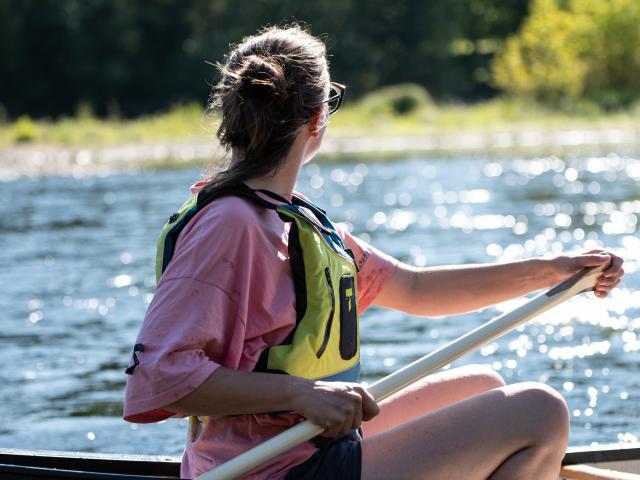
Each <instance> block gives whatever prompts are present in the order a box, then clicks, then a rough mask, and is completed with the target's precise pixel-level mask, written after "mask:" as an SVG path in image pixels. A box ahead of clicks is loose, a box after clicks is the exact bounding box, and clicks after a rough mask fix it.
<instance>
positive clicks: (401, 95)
mask: <svg viewBox="0 0 640 480" xmlns="http://www.w3.org/2000/svg"><path fill="white" fill-rule="evenodd" d="M361 106H362V108H363V109H365V110H366V111H368V112H369V113H371V114H373V115H397V116H403V115H410V114H414V113H416V112H418V111H420V110H423V109H426V108H429V107H432V106H433V101H432V99H431V96H430V95H429V93H428V92H427V91H426V90H425V89H424V88H423V87H421V86H420V85H416V84H412V83H406V84H399V85H392V86H389V87H383V88H381V89H378V90H375V91H373V92H371V93H369V94H367V95H365V96H364V97H363V98H362V101H361Z"/></svg>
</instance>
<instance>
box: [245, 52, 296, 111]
mask: <svg viewBox="0 0 640 480" xmlns="http://www.w3.org/2000/svg"><path fill="white" fill-rule="evenodd" d="M237 75H238V77H239V80H240V82H239V83H240V84H239V88H238V90H239V93H240V94H245V95H248V96H256V97H260V98H262V99H263V100H277V99H279V100H284V98H285V97H286V96H287V82H286V80H285V78H284V70H283V69H282V67H281V66H280V65H278V64H277V63H275V62H270V61H268V60H265V59H264V58H261V57H259V56H257V55H249V56H247V57H246V58H245V59H244V61H243V62H242V67H241V68H240V70H239V71H238V72H237Z"/></svg>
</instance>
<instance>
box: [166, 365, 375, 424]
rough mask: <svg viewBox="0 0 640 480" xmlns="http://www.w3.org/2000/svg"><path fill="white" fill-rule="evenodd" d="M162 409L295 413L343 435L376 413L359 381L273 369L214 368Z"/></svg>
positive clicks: (204, 412)
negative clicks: (324, 379) (314, 377)
mask: <svg viewBox="0 0 640 480" xmlns="http://www.w3.org/2000/svg"><path fill="white" fill-rule="evenodd" d="M165 409H166V410H168V411H170V412H174V413H178V414H181V415H201V416H204V415H238V414H247V413H271V412H282V411H295V412H298V413H300V414H301V415H302V416H304V417H305V418H307V419H308V420H311V421H312V422H313V423H315V424H316V425H320V426H323V427H327V431H326V432H325V433H324V435H325V436H335V435H340V434H344V433H346V432H347V431H349V430H351V429H352V428H358V427H359V426H360V423H361V422H362V421H363V420H365V421H366V420H370V419H371V418H373V417H374V416H376V415H377V414H378V411H379V410H378V406H377V404H376V402H375V400H374V399H373V397H372V396H371V395H370V394H369V393H368V392H367V390H366V389H365V388H364V387H363V386H362V385H359V384H357V383H347V382H321V381H314V380H307V379H304V378H300V377H295V376H291V375H280V374H275V373H260V372H241V371H237V370H233V369H230V368H225V367H218V368H217V369H216V371H214V372H213V373H212V374H211V375H210V376H209V377H208V378H207V379H206V380H205V381H204V382H203V383H202V384H201V385H200V386H199V387H197V388H196V389H195V390H193V391H192V392H191V393H189V394H188V395H187V396H185V397H184V398H181V399H180V400H178V401H176V402H173V403H171V404H170V405H168V406H167V407H165Z"/></svg>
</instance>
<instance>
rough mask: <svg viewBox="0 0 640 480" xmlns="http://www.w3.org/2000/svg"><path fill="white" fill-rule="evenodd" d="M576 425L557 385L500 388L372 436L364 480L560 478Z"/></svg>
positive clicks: (364, 459) (366, 451)
mask: <svg viewBox="0 0 640 480" xmlns="http://www.w3.org/2000/svg"><path fill="white" fill-rule="evenodd" d="M568 428H569V417H568V412H567V407H566V403H565V401H564V399H563V398H562V397H561V396H560V394H558V393H557V392H556V391H555V390H553V389H551V388H550V387H547V386H546V385H543V384H539V383H532V382H531V383H520V384H516V385H509V386H505V387H500V388H498V389H494V390H490V391H487V392H485V393H482V394H479V395H476V396H473V397H470V398H467V399H465V400H462V401H460V402H457V403H454V404H452V405H449V406H447V407H444V408H440V409H437V410H434V411H432V412H431V413H427V414H425V415H423V416H420V417H418V418H415V419H413V420H410V421H408V422H406V423H402V424H400V425H398V426H396V427H393V428H391V429H388V430H384V431H382V432H381V433H378V434H377V435H373V436H371V437H368V436H365V439H364V441H363V444H362V478H363V479H365V480H375V479H389V478H393V479H404V478H406V479H420V478H424V479H429V480H439V479H446V480H454V479H459V480H484V479H487V478H491V479H492V480H506V479H509V480H519V479H522V480H532V479H536V480H552V479H553V480H557V478H558V473H559V471H560V462H561V460H562V457H563V455H564V452H565V450H566V445H567V440H568Z"/></svg>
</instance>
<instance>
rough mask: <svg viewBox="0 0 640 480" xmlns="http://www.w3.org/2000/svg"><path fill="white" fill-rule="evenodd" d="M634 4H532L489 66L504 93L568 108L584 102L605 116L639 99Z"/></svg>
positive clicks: (639, 42) (581, 0)
mask: <svg viewBox="0 0 640 480" xmlns="http://www.w3.org/2000/svg"><path fill="white" fill-rule="evenodd" d="M638 25H640V2H638V0H588V1H586V0H534V1H533V3H532V9H531V14H530V16H529V17H528V18H527V19H526V20H525V22H524V23H523V25H522V28H521V29H520V31H519V32H518V34H517V35H515V36H513V37H511V38H509V39H508V40H507V42H506V43H505V46H504V48H503V49H502V50H501V51H500V52H499V53H498V55H497V56H496V57H495V59H494V63H493V76H494V82H495V84H496V85H497V86H499V87H500V88H502V89H504V90H505V91H507V92H509V93H511V94H514V95H519V96H524V97H527V96H532V97H535V98H536V99H538V100H541V101H543V102H545V103H548V104H552V105H555V106H560V107H565V108H567V107H568V106H570V105H571V104H574V103H576V101H577V100H578V99H579V98H582V97H584V98H586V99H588V100H591V101H593V102H595V103H596V104H598V105H599V106H600V107H601V108H604V109H605V110H611V109H615V108H619V107H622V106H625V105H628V104H630V103H631V102H632V101H633V100H634V98H637V97H638V96H639V95H640V29H639V28H638Z"/></svg>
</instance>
